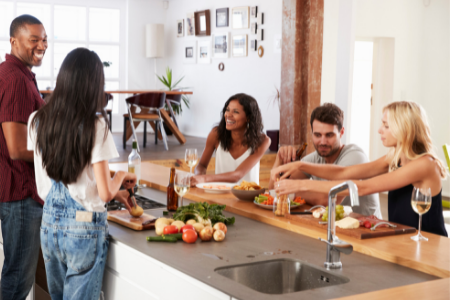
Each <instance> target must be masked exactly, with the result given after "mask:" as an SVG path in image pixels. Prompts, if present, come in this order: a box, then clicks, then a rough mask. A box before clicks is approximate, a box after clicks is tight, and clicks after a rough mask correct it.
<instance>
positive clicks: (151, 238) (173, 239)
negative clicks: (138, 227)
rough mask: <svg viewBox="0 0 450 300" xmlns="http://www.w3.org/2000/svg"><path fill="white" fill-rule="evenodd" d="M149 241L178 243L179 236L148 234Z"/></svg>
mask: <svg viewBox="0 0 450 300" xmlns="http://www.w3.org/2000/svg"><path fill="white" fill-rule="evenodd" d="M147 241H149V242H166V243H176V242H177V238H176V237H172V236H167V235H162V236H148V237H147Z"/></svg>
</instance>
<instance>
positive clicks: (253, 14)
mask: <svg viewBox="0 0 450 300" xmlns="http://www.w3.org/2000/svg"><path fill="white" fill-rule="evenodd" d="M257 16H258V6H252V7H250V17H251V18H252V19H254V18H256V17H257Z"/></svg>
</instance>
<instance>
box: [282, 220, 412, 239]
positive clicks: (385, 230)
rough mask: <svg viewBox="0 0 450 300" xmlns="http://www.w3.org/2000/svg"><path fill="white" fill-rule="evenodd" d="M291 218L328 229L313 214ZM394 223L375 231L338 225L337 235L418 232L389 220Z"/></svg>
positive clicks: (367, 235)
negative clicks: (393, 226) (343, 227)
mask: <svg viewBox="0 0 450 300" xmlns="http://www.w3.org/2000/svg"><path fill="white" fill-rule="evenodd" d="M290 218H292V219H295V220H298V221H300V222H302V223H304V224H307V225H312V226H314V227H318V228H322V229H323V230H325V231H327V228H328V227H327V226H328V225H326V224H325V225H321V224H319V220H320V221H322V219H316V218H314V217H313V216H312V215H290ZM389 223H391V224H393V225H397V227H396V228H390V227H389V228H380V227H377V228H376V229H375V230H374V231H372V230H370V229H369V228H365V227H359V228H355V229H342V228H339V227H337V226H336V235H337V236H339V235H347V236H351V237H354V238H357V239H360V240H364V239H371V238H376V237H382V236H390V235H397V234H405V233H414V232H416V229H415V228H413V227H409V226H405V225H401V224H397V223H394V222H389Z"/></svg>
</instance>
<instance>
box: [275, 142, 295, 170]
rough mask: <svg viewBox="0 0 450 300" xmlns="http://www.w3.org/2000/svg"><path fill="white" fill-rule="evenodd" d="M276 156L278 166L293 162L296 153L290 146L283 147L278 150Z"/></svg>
mask: <svg viewBox="0 0 450 300" xmlns="http://www.w3.org/2000/svg"><path fill="white" fill-rule="evenodd" d="M277 155H278V160H279V162H280V165H285V164H288V163H290V162H292V161H295V159H296V157H297V151H296V150H295V148H294V147H292V146H283V147H280V149H278V153H277Z"/></svg>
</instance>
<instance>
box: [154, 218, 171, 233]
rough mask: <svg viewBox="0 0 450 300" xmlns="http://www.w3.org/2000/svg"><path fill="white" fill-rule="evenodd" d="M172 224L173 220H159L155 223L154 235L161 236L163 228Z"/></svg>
mask: <svg viewBox="0 0 450 300" xmlns="http://www.w3.org/2000/svg"><path fill="white" fill-rule="evenodd" d="M172 222H173V219H166V218H159V219H158V220H156V222H155V232H156V235H162V234H163V231H164V227H166V226H167V225H170V224H171V223H172Z"/></svg>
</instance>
